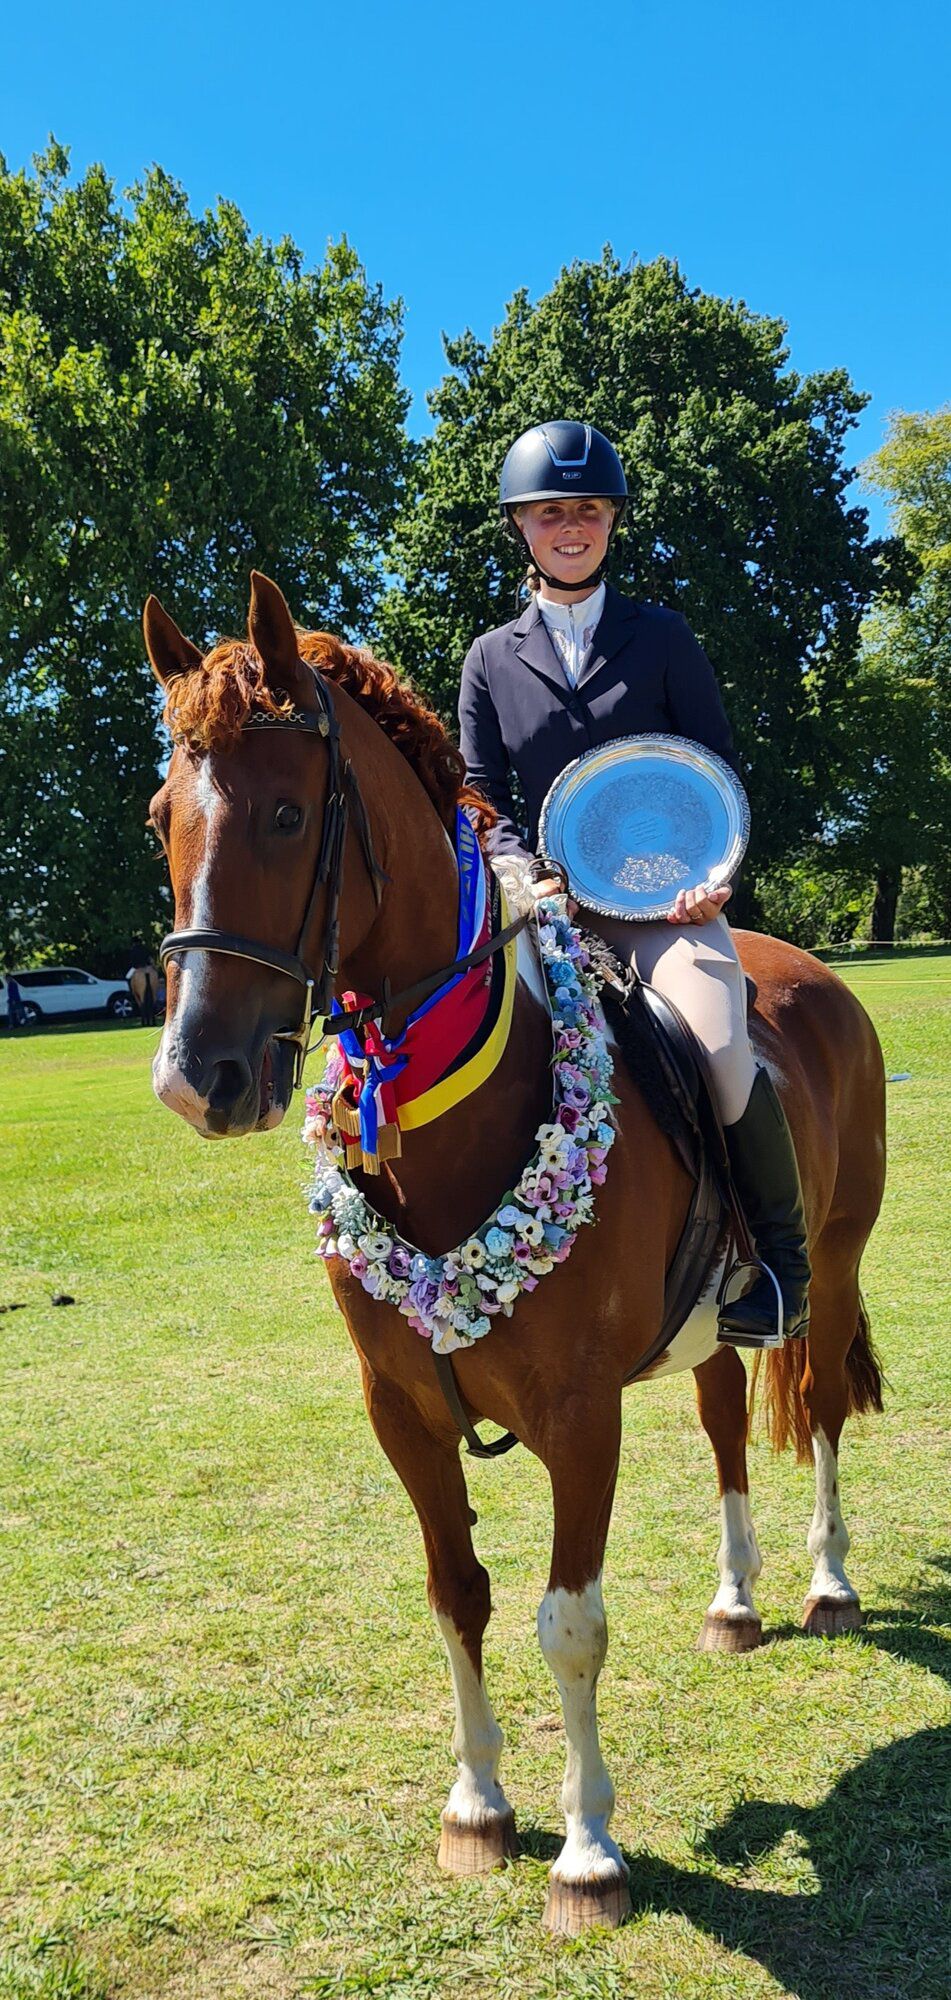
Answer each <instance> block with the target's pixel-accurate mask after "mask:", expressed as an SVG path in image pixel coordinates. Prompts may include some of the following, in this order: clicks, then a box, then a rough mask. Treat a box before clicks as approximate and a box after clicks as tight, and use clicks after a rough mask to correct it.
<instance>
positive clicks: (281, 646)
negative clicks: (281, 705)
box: [248, 569, 311, 701]
mask: <svg viewBox="0 0 951 2000" xmlns="http://www.w3.org/2000/svg"><path fill="white" fill-rule="evenodd" d="M248 637H249V639H250V641H251V644H252V646H253V647H254V650H255V652H256V653H257V655H258V658H259V659H260V660H263V662H264V665H265V668H266V670H267V677H268V681H269V683H270V685H271V686H272V687H276V688H282V689H283V690H284V692H285V693H286V694H289V695H293V696H294V698H295V699H296V700H298V701H300V700H302V699H303V698H304V696H306V694H307V693H308V692H309V689H310V685H311V676H310V673H309V670H308V669H307V667H305V665H304V663H303V661H302V659H301V656H300V647H299V645H298V639H297V630H296V627H295V625H294V620H293V618H292V617H291V614H290V612H289V611H288V608H287V604H286V602H285V599H284V597H283V595H282V593H281V592H280V591H279V590H278V587H277V584H276V583H272V582H271V579H270V577H269V576H262V575H261V572H260V570H257V569H253V570H252V571H251V609H250V611H249V612H248Z"/></svg>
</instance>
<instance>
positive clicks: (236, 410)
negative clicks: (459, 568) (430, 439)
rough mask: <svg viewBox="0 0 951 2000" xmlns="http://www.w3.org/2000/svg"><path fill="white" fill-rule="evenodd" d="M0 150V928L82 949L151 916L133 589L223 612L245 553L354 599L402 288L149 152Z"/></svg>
mask: <svg viewBox="0 0 951 2000" xmlns="http://www.w3.org/2000/svg"><path fill="white" fill-rule="evenodd" d="M35 167H36V171H35V172H34V173H32V174H27V173H12V172H9V171H8V170H7V168H6V166H5V164H4V163H3V162H2V159H0V492H2V508H0V759H2V763H3V772H2V779H0V952H3V953H4V954H6V955H7V956H8V957H10V956H11V955H13V954H17V955H19V954H21V953H25V952H28V951H30V950H35V949H36V948H37V947H39V946H41V945H44V944H46V945H57V946H59V945H62V944H64V943H68V944H69V945H70V946H71V948H72V949H73V950H74V951H77V952H83V953H86V954H87V955H90V956H92V955H97V956H102V955H103V954H109V953H110V952H111V951H113V950H115V951H118V950H120V949H122V948H124V946H125V944H126V943H127V941H128V938H129V936H130V934H133V933H135V932H136V931H141V930H143V929H145V928H146V927H147V926H148V924H149V923H150V922H151V921H154V920H155V919H156V917H157V916H159V915H160V914H161V901H160V896H161V891H160V887H159V885H160V882H161V879H162V871H161V870H160V869H159V867H158V865H157V862H156V860H155V858H154V856H153V854H152V851H151V847H150V843H149V840H148V837H147V835H146V833H145V830H144V825H143V821H144V812H145V805H146V802H147V800H148V797H149V794H150V792H151V790H152V788H153V786H154V782H155V774H156V768H157V763H158V760H159V756H160V740H159V731H158V726H157V713H156V703H155V700H154V694H155V690H154V683H153V681H152V678H151V675H150V673H149V672H148V671H147V669H146V667H145V665H144V654H143V648H142V642H141V632H140V622H139V621H140V613H141V606H142V602H143V599H144V597H145V596H146V595H147V593H148V592H149V591H150V590H155V591H157V592H158V593H159V595H160V596H162V597H163V598H164V599H165V600H166V602H167V603H168V604H169V607H170V608H171V609H173V610H174V613H175V616H176V618H177V619H178V621H179V622H180V623H181V624H182V626H183V627H185V628H186V629H189V630H190V631H191V632H192V634H193V636H194V637H195V638H196V639H198V640H199V641H201V640H205V639H209V638H211V637H212V636H213V635H215V634H217V633H218V632H220V631H228V630H231V631H235V630H240V629H242V628H243V624H244V620H245V617H246V607H247V584H248V571H249V569H250V568H251V567H252V565H256V566H258V567H260V568H262V569H264V570H266V571H267V572H268V573H269V574H270V575H272V576H274V577H275V578H276V579H277V580H278V582H279V583H280V584H281V585H282V587H283V589H284V590H285V591H286V593H287V596H288V598H289V601H290V602H291V603H292V604H293V606H294V608H295V611H296V613H297V615H298V616H299V617H301V619H302V620H306V621H309V622H311V623H316V624H330V625H332V626H334V627H335V628H337V629H343V630H345V631H346V630H351V629H353V628H355V627H357V628H359V627H365V626H366V624H367V623H368V621H369V619H370V617H371V613H372V607H373V603H374V599H375V596H376V593H377V590H378V588H379V550H380V547H381V545H382V543H383V542H384V541H385V538H386V536H387V534H388V532H389V529H390V526H391V523H392V520H393V515H394V510H395V508H396V506H397V504H398V502H399V499H400V494H401V486H402V481H403V478H404V474H405V469H406V465H407V460H408V453H409V446H408V444H407V439H406V435H405V430H404V417H405V413H406V406H407V401H408V398H407V396H406V393H405V391H404V390H403V389H402V387H401V386H400V382H399V375H398V364H399V348H400V338H401V308H400V305H399V303H398V302H397V303H392V302H387V301H386V300H385V299H384V298H383V296H382V294H381V292H380V290H379V288H378V287H375V286H373V285H371V284H369V283H368V282H367V279H366V276H365V273H364V271H363V269H362V267H361V265H360V263H359V260H358V258H357V256H356V254H355V252H354V250H353V249H352V248H351V247H350V246H349V245H348V243H347V242H346V241H342V242H340V243H337V244H335V245H333V246H331V247H330V248H329V249H328V251H327V254H326V257H325V260H324V262H323V264H322V265H321V266H320V268H318V269H315V270H308V269H306V268H305V266H304V263H303V260H302V257H301V254H300V252H299V251H298V250H297V249H296V248H295V246H294V244H293V243H292V242H290V241H289V240H287V239H284V240H282V241H281V242H279V243H270V242H267V241H264V240H262V239H261V238H260V237H256V236H253V235H252V233H251V231H250V230H249V228H248V225H247V223H246V222H245V220H244V218H243V217H242V216H241V214H240V213H239V212H238V210H237V209H236V208H235V207H234V206H233V205H232V204H230V203H228V202H219V204H218V205H217V207H216V208H215V209H214V210H212V211H210V212H208V213H206V214H203V215H195V214H193V213H192V212H191V210H190V208H189V205H188V201H187V198H186V195H185V193H184V191H183V190H182V188H181V187H180V186H178V185H177V184H176V182H174V181H173V180H170V179H169V177H168V175H167V174H165V173H163V172H162V171H161V170H159V169H158V168H155V169H153V170H152V172H151V173H150V174H149V175H148V177H147V178H146V180H145V181H144V182H143V183H142V185H141V186H138V187H136V188H134V189H133V190H131V193H130V195H129V197H128V198H127V199H126V200H121V199H120V198H118V197H117V194H116V190H115V188H114V186H113V184H112V182H111V181H110V180H109V179H108V177H107V176H106V174H105V173H104V172H103V170H102V168H101V167H92V168H91V169H90V170H89V171H88V173H86V174H85V175H84V177H83V178H82V179H80V180H78V181H71V179H70V174H69V167H68V160H67V156H66V154H65V152H64V151H63V150H62V149H61V148H59V147H57V146H55V145H52V146H51V147H50V150H49V151H48V153H47V154H46V155H45V156H44V158H43V159H41V160H38V161H37V162H36V163H35Z"/></svg>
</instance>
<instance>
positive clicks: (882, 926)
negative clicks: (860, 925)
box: [872, 867, 901, 944]
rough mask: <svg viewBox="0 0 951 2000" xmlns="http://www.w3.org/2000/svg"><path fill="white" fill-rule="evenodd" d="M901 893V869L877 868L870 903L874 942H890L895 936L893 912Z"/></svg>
mask: <svg viewBox="0 0 951 2000" xmlns="http://www.w3.org/2000/svg"><path fill="white" fill-rule="evenodd" d="M900 895H901V869H900V868H889V867H884V868H879V869H878V871H877V873H876V876H875V901H874V903H873V904H872V937H873V939H874V940H875V942H876V943H879V944H885V943H887V944H891V943H893V942H894V937H895V912H896V910H897V908H898V898H899V896H900Z"/></svg>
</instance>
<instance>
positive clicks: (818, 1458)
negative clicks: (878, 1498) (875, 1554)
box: [806, 1424, 859, 1606]
mask: <svg viewBox="0 0 951 2000" xmlns="http://www.w3.org/2000/svg"><path fill="white" fill-rule="evenodd" d="M812 1456H813V1459H814V1461H815V1468H816V1508H815V1513H814V1514H813V1517H812V1523H811V1526H810V1529H809V1534H808V1536H807V1538H806V1547H807V1548H808V1550H809V1554H810V1555H811V1557H812V1560H813V1563H814V1564H815V1568H814V1569H813V1573H812V1582H811V1584H810V1585H809V1590H808V1594H807V1598H806V1602H807V1604H812V1603H814V1602H815V1601H816V1600H817V1599H820V1600H822V1599H825V1600H826V1601H828V1600H829V1599H830V1598H832V1599H835V1600H839V1601H840V1602H842V1603H843V1604H854V1605H856V1606H857V1605H858V1601H859V1599H858V1592H857V1591H856V1590H853V1588H852V1585H851V1584H850V1582H849V1579H848V1577H847V1576H846V1573H845V1558H846V1556H847V1555H848V1552H849V1531H848V1529H847V1527H846V1525H845V1522H844V1520H843V1518H842V1508H841V1506H840V1504H839V1460H838V1455H837V1452H836V1450H835V1447H834V1446H833V1445H831V1444H830V1443H829V1440H828V1438H827V1437H826V1434H825V1431H824V1430H823V1429H822V1426H821V1424H820V1425H819V1427H818V1428H817V1429H816V1430H815V1431H814V1432H813V1435H812Z"/></svg>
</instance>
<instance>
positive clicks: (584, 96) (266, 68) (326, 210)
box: [0, 0, 951, 527]
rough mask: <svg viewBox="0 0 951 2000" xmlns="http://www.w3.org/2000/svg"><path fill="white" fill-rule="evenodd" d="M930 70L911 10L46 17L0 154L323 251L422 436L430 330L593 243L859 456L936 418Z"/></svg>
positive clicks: (421, 10)
mask: <svg viewBox="0 0 951 2000" xmlns="http://www.w3.org/2000/svg"><path fill="white" fill-rule="evenodd" d="M949 57H951V27H949V12H948V9H947V6H946V5H942V6H939V5H937V4H934V0H919V4H916V5H913V6H912V7H910V8H906V9H901V10H900V9H899V8H898V7H897V6H896V5H892V6H885V5H882V4H880V0H864V4H849V5H845V4H840V3H839V0H826V4H825V5H820V4H816V0H795V4H794V5H792V6H790V7H789V8H788V9H786V10H783V11H778V10H775V9H771V8H769V7H768V6H766V5H763V4H759V5H749V4H746V0H740V4H724V0H706V4H701V0H684V4H680V5H678V4H672V5H667V6H664V5H660V4H653V0H652V4H640V0H629V4H626V5H625V4H617V0H606V3H604V4H600V5H598V4H596V0H595V4H592V0H588V4H587V5H582V6H577V5H576V6H574V7H564V6H562V7H558V8H556V7H552V6H547V7H546V6H545V5H543V4H541V0H539V4H536V5H532V6H528V5H521V4H519V3H518V0H509V4H504V0H474V4H471V5H470V6H467V7H460V6H456V5H448V6H443V7H437V6H435V5H432V4H429V0H418V4H414V0H404V4H402V5H401V6H399V7H397V6H389V5H384V4H381V0H362V4H361V0H355V4H352V5H350V6H349V7H348V6H344V5H337V6H334V7H329V6H326V5H324V4H322V0H313V4H311V5H309V6H304V5H300V4H290V5H282V4H280V0H275V4H273V5H272V6H271V7H270V8H269V9H265V8H262V7H260V6H258V7H252V6H250V5H248V4H246V0H230V4H229V5H227V6H225V5H224V4H222V0H199V4H198V5H197V6H196V5H195V4H194V0H190V4H188V5H187V6H186V5H183V4H181V0H169V4H167V5H165V6H164V7H163V8H161V9H155V8H148V9H145V8H143V9H136V8H133V7H129V5H128V0H122V4H121V5H120V4H116V0H106V4H102V5H95V4H94V5H93V6H92V7H90V6H86V7H78V6H76V5H75V0H70V4H69V5H68V6H67V5H65V4H63V0H47V4H46V5H45V6H43V7H42V8H41V7H34V8H25V7H18V8H17V9H16V10H14V11H13V13H12V18H10V17H8V20H7V23H6V26H5V31H4V48H3V58H4V59H3V65H2V72H0V150H2V151H3V152H4V153H5V155H6V157H7V160H8V162H9V163H10V164H11V165H14V166H21V165H26V164H27V163H28V161H29V159H30V156H31V154H32V153H33V152H35V151H36V150H38V149H39V148H40V147H42V146H43V144H44V143H45V140H46V136H47V134H48V132H50V131H53V132H55V134H56V137H57V138H58V139H60V140H61V141H62V142H63V143H64V144H66V145H68V146H70V147H71V149H72V155H73V162H74V165H75V166H76V167H77V168H79V169H82V168H83V167H85V166H86V165H87V164H88V162H89V161H90V160H94V159H100V160H102V161H103V162H104V163H105V166H106V168H107V169H108V171H109V172H110V173H111V174H112V175H113V176H114V177H115V179H116V180H117V182H118V183H119V184H120V186H124V185H127V184H128V183H129V182H130V181H132V180H134V179H135V178H136V177H137V176H138V175H139V174H140V173H141V172H142V170H143V169H144V167H145V166H147V165H148V163H149V162H150V161H152V160H158V161H160V162H161V164H162V165H163V166H164V167H166V168H167V169H168V170H169V171H170V172H171V173H173V174H174V175H176V176H177V178H179V179H180V180H181V181H182V182H183V183H184V185H185V187H186V188H187V190H188V193H189V196H190V198H191V201H192V204H193V205H194V206H198V207H203V206H205V205H206V204H207V203H209V202H210V201H212V200H213V199H214V197H215V196H216V195H217V194H219V193H220V194H225V195H227V196H229V197H230V198H231V199H233V200H234V201H236V202H237V203H238V204H239V206H240V207H241V208H242V209H243V210H244V212H245V214H246V215H247V216H248V218H249V220H250V221H251V223H252V224H253V226H254V227H255V228H256V229H258V230H260V231H262V232H263V233H265V234H266V235H270V236H278V235H281V234H283V233H284V232H289V233H290V234H291V235H292V236H294V237H295V238H296V240H297V241H298V242H299V243H300V244H301V246H302V248H303V249H304V251H305V253H306V254H307V256H308V258H309V259H312V260H314V261H319V259H320V257H321V256H322V254H323V249H324V246H325V244H326V241H327V239H328V238H329V237H332V236H338V235H340V234H341V233H343V232H345V233H346V234H347V235H348V236H349V238H350V240H351V242H352V243H353V244H354V245H355V246H356V248H357V250H358V252H359V254H360V256H361V257H362V259H363V261H364V263H365V264H366V267H367V269H368V272H369V274H370V276H371V277H372V278H373V279H375V280H378V281H379V282H381V283H382V285H383V287H384V290H385V291H386V293H387V294H388V295H393V294H395V293H400V294H401V295H402V297H403V299H404V300H405V304H406V337H405V346H404V362H403V372H404V378H405V380H406V382H407V383H408V385H409V387H410V388H411V389H412V391H413V395H414V406H413V412H412V417H411V422H412V425H413V428H414V429H416V430H421V429H423V428H425V425H426V421H427V419H426V412H425V404H424V396H425V391H426V389H427V387H429V386H431V385H432V384H433V383H434V382H435V381H436V380H437V379H438V378H439V376H440V374H441V373H442V367H443V363H442V351H441V345H440V336H441V333H442V331H443V330H446V331H447V332H450V333H456V332H459V331H460V330H461V329H462V328H463V327H465V326H471V327H472V328H473V329H474V331H475V332H476V333H477V334H479V335H480V336H482V337H486V336H488V335H489V334H490V333H491V330H492V327H493V325H495V324H497V322H498V321H499V319H500V318H501V317H502V313H503V309H504V305H505V302H506V300H507V299H508V298H509V297H510V296H511V294H512V292H513V291H514V290H515V289H516V288H517V287H518V286H520V285H525V286H527V288H528V290H529V292H530V293H531V295H532V296H533V297H537V296H539V295H540V294H541V293H542V292H544V291H546V290H547V288H548V287H549V285H550V284H551V283H552V281H553V279H554V278H555V276H556V274H557V272H558V270H559V268H560V266H561V265H562V264H563V263H565V262H568V261H570V259H571V258H573V257H591V256H597V255H598V253H599V251H600V249H601V246H602V244H604V243H605V242H607V241H610V242H611V243H612V244H613V246H614V249H615V251H616V252H617V254H618V255H619V256H620V257H621V258H622V260H626V259H627V258H628V257H630V256H631V255H636V256H639V257H641V258H645V259H647V258H650V257H654V256H656V255H658V254H659V253H665V254H667V255H669V256H672V257H676V258H677V259H678V260H679V262H680V265H681V268H682V269H683V271H684V273H685V275H686V277H687V279H688V280H689V282H690V283H691V284H694V285H699V286H701V287H702V288H703V289H704V290H708V291H713V292H717V293H720V294H723V295H726V296H729V297H733V298H742V299H745V301H746V302H747V304H748V305H749V306H750V307H751V308H753V309H754V310H756V311H761V312H768V313H771V314H775V315H777V316H779V317H780V318H782V319H784V320H786V321H787V322H788V325H789V345H790V349H791V361H792V364H793V365H794V366H795V367H797V368H798V369H800V370H801V371H808V370H810V369H814V368H828V367H835V366H843V367H845V368H847V369H848V371H849V373H850V375H851V377H852V380H853V382H854V383H855V385H856V386H857V387H858V388H861V389H863V390H866V391H868V392H870V393H871V395H872V399H873V400H872V403H871V405H870V407H869V409H868V410H867V411H866V413H865V416H864V418H863V420H862V422H861V426H860V429H859V430H858V431H857V432H854V433H853V434H852V436H853V440H854V442H853V445H852V449H851V451H850V454H849V456H850V461H851V462H857V461H858V460H859V459H860V458H862V457H864V456H865V455H866V454H867V453H868V452H869V451H872V450H874V449H875V447H876V445H877V444H878V443H879V442H880V440H881V438H882V436H883V434H884V425H885V420H886V416H887V413H888V411H889V410H891V409H895V408H903V409H924V408H935V407H937V406H938V405H940V404H942V403H946V402H947V401H948V400H949V397H951V386H949V381H951V362H949V357H951V341H949V322H951V313H949V304H951V259H949V256H948V250H949V229H948V213H949V192H951V190H949V178H951V177H949V156H951V140H949V136H948V135H949V125H951V121H949V118H948V80H949V74H951V63H949ZM872 519H873V525H874V526H875V527H880V526H881V525H883V521H884V516H883V514H882V512H881V510H880V508H878V507H877V506H876V507H875V508H873V510H872Z"/></svg>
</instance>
